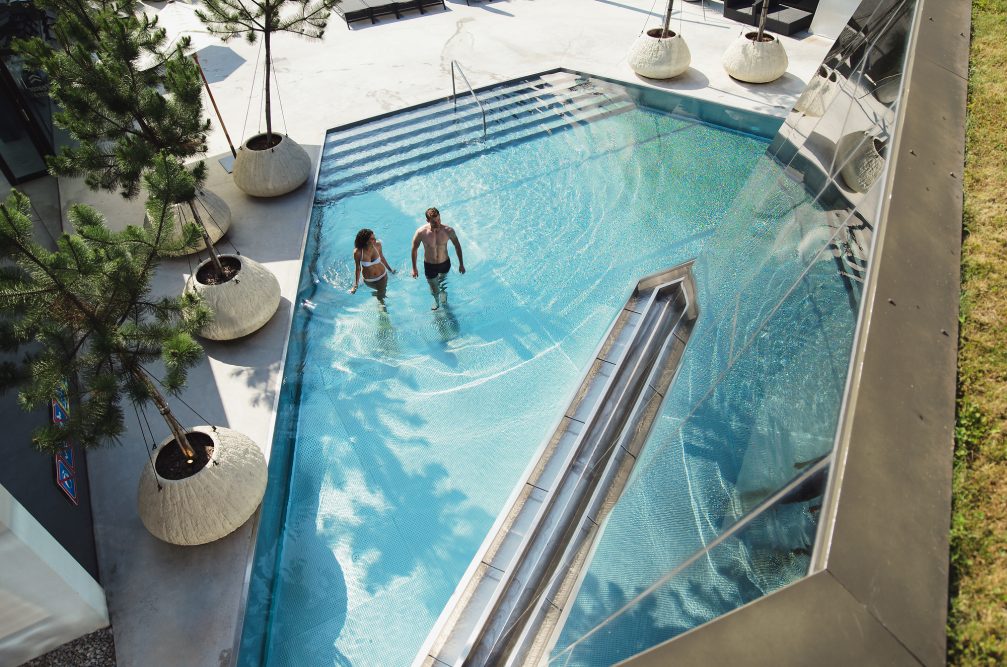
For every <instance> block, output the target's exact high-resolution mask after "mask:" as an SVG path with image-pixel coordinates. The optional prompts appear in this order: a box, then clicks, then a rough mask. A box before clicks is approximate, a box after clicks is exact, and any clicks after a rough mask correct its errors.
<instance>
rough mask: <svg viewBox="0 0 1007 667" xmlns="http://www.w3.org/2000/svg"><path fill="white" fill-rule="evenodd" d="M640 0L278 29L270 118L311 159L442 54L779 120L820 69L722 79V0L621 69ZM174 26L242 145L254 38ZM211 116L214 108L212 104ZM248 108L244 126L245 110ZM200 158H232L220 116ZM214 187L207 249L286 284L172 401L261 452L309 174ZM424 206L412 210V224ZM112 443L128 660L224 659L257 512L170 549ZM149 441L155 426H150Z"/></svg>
mask: <svg viewBox="0 0 1007 667" xmlns="http://www.w3.org/2000/svg"><path fill="white" fill-rule="evenodd" d="M653 4H654V13H651V11H652V6H651V5H652V3H650V2H645V1H644V0H621V1H619V2H616V1H615V0H592V1H587V0H549V1H548V2H545V1H538V2H535V1H532V0H498V1H496V2H492V3H475V4H473V5H472V6H471V7H469V6H466V5H465V4H464V2H460V1H459V0H450V1H449V2H448V4H447V10H446V11H444V10H441V9H439V8H437V9H433V10H430V11H429V12H428V13H427V14H426V15H422V16H421V15H420V14H419V13H417V12H409V13H408V14H407V15H405V16H403V18H402V19H400V20H395V19H394V18H393V17H386V18H384V19H382V20H381V22H380V23H378V24H377V25H373V26H372V25H370V24H368V23H367V22H359V23H355V24H354V26H353V29H352V30H347V29H346V27H345V25H344V24H343V22H342V21H341V20H340V19H339V18H338V17H335V16H333V19H332V21H331V23H330V26H329V29H328V33H327V35H326V36H325V39H324V40H323V41H314V42H312V41H306V40H301V39H296V38H293V37H290V36H285V35H281V36H279V37H278V38H276V39H275V41H274V54H275V58H276V61H275V68H276V73H277V79H278V81H277V88H278V89H279V93H280V96H281V100H282V112H281V107H280V106H278V105H274V109H275V111H274V122H275V126H274V127H277V128H278V129H280V130H283V129H284V127H285V128H286V130H287V131H288V133H289V134H290V135H291V136H292V137H293V138H294V139H295V140H297V141H298V142H300V143H301V144H302V145H303V146H305V148H306V149H307V150H308V152H309V154H310V155H311V157H312V159H313V160H316V161H317V159H318V154H319V147H320V144H321V142H322V139H323V136H324V132H325V130H326V129H327V128H330V127H334V126H337V125H340V124H343V123H347V122H351V121H355V120H359V119H362V118H367V117H369V116H373V115H375V114H379V113H383V112H387V111H391V110H394V109H397V108H401V107H405V106H408V105H412V104H417V103H421V102H425V101H428V100H432V99H434V98H438V97H444V96H446V95H448V94H449V93H450V90H451V79H450V62H451V61H452V60H457V61H458V62H460V63H461V64H462V66H463V67H464V69H465V71H466V73H467V74H468V77H469V80H470V81H471V83H472V85H473V86H477V87H478V86H481V85H486V84H489V83H493V82H498V81H504V80H507V79H511V78H514V77H517V76H521V75H526V74H530V73H533V72H538V71H542V70H545V69H548V68H552V67H557V66H562V67H568V68H571V69H577V70H581V71H585V72H588V73H592V74H599V75H603V76H607V77H611V78H614V79H619V80H625V81H632V82H636V83H644V84H647V85H654V86H658V87H662V88H667V89H669V90H673V91H676V92H679V93H682V94H686V95H691V96H695V97H698V98H702V99H706V100H712V101H715V102H719V103H721V104H726V105H730V106H736V107H742V108H746V109H750V110H754V111H759V112H762V113H766V114H772V115H779V116H782V115H784V114H785V113H786V112H787V111H788V110H789V109H790V107H791V106H792V104H793V102H794V100H795V99H796V97H797V95H798V94H799V93H800V92H801V91H802V90H803V88H804V86H805V83H806V82H807V81H808V79H809V78H810V76H811V75H812V74H813V73H814V71H815V70H816V69H817V67H818V65H819V63H820V62H821V60H822V58H823V56H824V54H825V52H826V51H827V49H828V47H829V46H830V44H831V41H832V40H831V39H828V38H825V37H820V36H811V35H808V34H807V33H805V34H803V36H802V35H798V36H797V37H798V38H799V39H792V38H782V41H783V43H784V44H785V46H786V49H787V52H788V54H789V56H790V69H789V71H788V73H787V74H786V75H785V76H784V77H783V78H782V79H780V80H778V81H777V82H774V83H772V84H767V85H760V86H756V85H746V84H742V83H739V82H736V81H734V80H731V79H730V78H729V77H728V76H727V75H726V74H725V73H724V71H723V69H722V68H721V66H720V56H721V54H722V53H723V51H724V50H725V49H726V47H727V45H728V43H729V42H730V41H731V40H733V39H734V38H735V37H736V36H737V35H738V34H739V33H740V32H741V30H742V27H741V26H739V25H738V24H735V23H732V22H729V21H726V20H724V18H723V17H722V15H721V9H720V4H719V3H716V2H712V1H707V2H706V7H705V11H706V18H705V22H704V17H703V8H702V6H701V5H700V4H693V3H687V2H678V3H676V15H675V18H674V20H673V24H672V25H673V29H675V30H676V31H681V33H682V34H683V35H684V36H685V38H686V41H687V42H688V44H689V47H690V49H691V51H692V68H691V69H690V70H689V72H688V73H687V74H685V75H683V76H682V77H680V78H678V79H675V80H673V81H671V82H667V83H658V82H649V81H644V80H642V79H640V78H639V77H637V76H636V75H635V74H634V73H633V72H632V71H631V70H630V69H629V67H628V66H627V65H626V62H625V54H626V51H627V49H628V48H629V45H630V43H631V42H632V41H633V39H635V37H636V36H637V35H638V34H639V33H640V32H641V31H642V30H643V29H644V28H652V27H657V26H658V24H659V22H660V16H659V15H658V13H659V12H660V11H661V3H653ZM147 7H148V9H149V11H151V12H155V13H157V14H158V15H159V16H160V18H161V21H162V25H164V26H165V27H167V28H169V31H170V32H171V33H172V34H177V33H179V32H187V33H188V34H191V35H192V37H193V41H194V46H195V48H196V50H197V51H198V52H199V55H200V60H201V62H202V64H203V67H204V69H205V71H206V75H207V77H208V79H209V81H210V83H211V86H212V89H213V93H214V96H215V97H216V100H217V103H218V105H219V107H220V111H221V114H222V115H223V118H224V120H225V122H227V124H228V131H229V132H230V134H231V137H232V138H233V139H234V140H235V141H239V140H240V137H242V136H247V135H250V134H253V133H255V132H256V131H258V128H259V127H263V126H262V125H261V124H260V122H259V116H260V114H259V109H260V107H261V99H260V90H259V88H260V85H259V80H261V75H259V76H258V78H257V79H256V82H255V83H253V75H254V73H255V68H256V62H257V58H258V56H257V54H258V52H259V46H258V45H257V44H256V45H249V44H247V43H245V42H243V41H241V40H235V41H233V42H231V43H229V44H227V45H222V44H221V43H220V42H219V41H218V40H217V39H216V38H214V37H211V36H209V35H207V34H206V33H205V32H204V31H203V28H202V25H201V24H200V23H199V21H198V19H197V18H196V17H195V14H194V12H193V7H192V6H191V5H189V4H186V3H184V2H176V3H173V4H163V3H153V4H148V5H147ZM207 113H208V114H212V109H211V108H210V106H209V104H207ZM246 113H247V121H246ZM209 147H210V151H209V153H210V155H213V156H217V157H219V156H220V155H221V154H228V148H227V142H226V139H225V137H224V134H223V132H221V130H220V127H219V123H218V122H217V120H216V118H214V130H213V133H212V135H211V137H210V141H209ZM210 166H211V169H210V174H211V175H210V179H209V187H210V188H211V189H213V190H214V191H215V192H217V193H218V194H219V195H221V196H222V197H223V198H224V199H225V200H226V201H227V202H228V204H229V205H230V206H231V209H232V212H233V214H234V220H235V221H234V224H233V226H232V228H231V231H230V233H229V234H228V236H227V237H226V238H225V240H224V241H223V243H222V245H220V244H218V247H222V248H223V249H225V250H227V251H230V249H231V246H230V245H229V244H228V242H230V243H233V244H234V245H235V246H237V248H238V249H239V250H240V251H241V252H242V253H243V254H245V255H247V256H249V257H251V258H253V259H255V260H257V261H259V262H262V263H263V264H265V265H266V266H267V267H269V268H270V269H271V270H272V271H273V272H274V273H275V274H276V275H277V277H278V278H279V281H280V285H281V288H282V294H283V299H282V302H281V306H280V310H279V312H278V313H277V314H276V315H275V316H274V318H273V319H272V320H271V321H270V322H269V324H267V325H266V327H265V328H263V329H262V330H260V331H259V332H257V333H255V334H253V335H252V336H250V337H248V338H246V339H244V340H241V341H237V342H232V343H227V344H220V343H206V345H205V346H206V352H207V359H206V361H205V362H203V363H201V364H200V365H199V366H198V367H196V368H195V369H194V370H193V372H192V373H191V375H190V380H189V385H188V388H187V390H186V391H185V393H184V396H183V397H184V399H185V401H186V402H188V403H189V404H190V405H193V406H195V407H196V409H197V410H198V411H199V412H200V414H201V415H202V418H200V417H197V416H195V415H193V414H192V413H190V412H188V411H187V410H186V409H185V408H184V407H183V406H181V405H180V404H178V402H175V403H174V405H176V406H177V407H178V414H179V416H180V417H181V419H182V421H184V422H189V423H193V424H198V423H206V421H209V422H210V423H216V424H220V425H225V426H229V427H231V428H235V429H237V430H240V431H242V432H243V433H246V434H248V435H249V436H250V437H252V438H253V439H254V440H256V441H257V442H258V443H259V444H260V445H261V446H262V448H263V450H264V451H265V453H266V456H267V458H268V456H269V448H270V445H271V437H272V426H273V419H274V407H275V399H276V395H277V389H278V383H279V379H280V377H281V370H282V363H283V355H284V348H285V341H286V336H287V332H288V329H289V326H290V321H291V314H292V308H293V300H294V298H295V291H296V287H297V279H298V274H299V269H300V260H301V251H302V244H303V238H304V233H305V225H306V222H307V219H308V214H309V211H310V207H311V200H312V193H313V190H314V186H313V183H312V182H309V183H308V184H307V185H305V186H304V187H302V188H300V189H299V190H297V191H296V192H294V193H293V194H291V195H288V196H286V197H283V198H281V199H279V200H275V201H266V200H253V199H252V198H249V197H247V196H245V195H243V194H242V193H241V192H240V191H238V190H237V189H236V188H235V187H234V186H233V184H232V183H231V180H230V177H229V176H228V175H227V174H226V173H225V171H224V170H223V169H222V168H220V167H219V166H218V165H217V164H216V160H215V159H211V160H210ZM62 200H63V205H64V208H65V207H66V206H67V205H68V204H69V203H71V202H74V201H86V202H88V203H93V204H95V205H97V206H98V207H99V208H100V209H101V210H102V211H103V212H105V213H106V215H107V217H108V218H109V220H110V222H111V223H112V225H113V226H116V227H118V226H121V225H125V224H129V223H133V224H137V223H139V222H140V221H141V220H142V208H141V207H142V202H141V201H139V200H138V201H135V202H124V201H123V200H121V199H120V198H118V197H117V196H112V195H95V194H94V193H90V192H88V191H86V189H84V188H83V186H82V184H81V183H79V182H74V181H64V182H63V183H62ZM421 215H422V212H421V211H417V219H419V217H420V216H421ZM190 271H191V267H190V264H189V262H188V261H187V260H185V259H178V260H171V261H166V262H164V263H163V265H162V266H161V268H160V270H159V273H158V277H157V280H156V283H155V289H156V290H157V291H159V292H164V293H176V292H179V291H181V289H182V287H183V285H184V281H185V278H186V277H187V275H188V274H189V272H190ZM131 427H132V431H131V432H130V433H129V434H128V435H127V436H126V438H125V439H124V442H125V443H126V444H124V445H123V446H121V447H118V448H110V449H105V450H101V451H95V452H92V453H91V454H89V460H90V463H91V465H90V470H91V483H92V489H93V508H94V514H95V534H96V539H97V543H98V556H99V562H100V567H101V579H102V582H101V583H102V585H103V586H104V588H105V591H106V594H107V598H108V607H109V610H110V613H111V618H112V626H113V630H114V634H115V644H116V655H117V661H118V664H119V665H121V666H122V667H132V666H134V665H186V666H203V665H206V666H210V665H228V664H230V663H231V662H232V661H233V660H234V659H235V656H234V655H233V651H234V645H235V635H236V632H238V631H239V630H240V624H241V618H240V609H239V605H240V600H241V597H242V590H243V586H244V585H245V574H246V566H247V562H248V559H249V558H250V556H251V550H252V547H253V526H252V524H253V523H254V519H253V521H250V522H249V523H248V524H246V525H245V526H243V527H242V528H241V529H240V530H238V531H237V532H236V533H234V534H232V535H230V536H229V537H227V538H225V539H223V540H220V541H219V542H216V543H214V544H210V545H206V546H202V547H190V548H182V547H174V546H170V545H167V544H164V543H161V542H159V541H157V540H156V539H155V538H153V537H151V536H150V535H149V534H148V533H147V532H146V531H145V530H144V528H143V526H142V525H141V523H140V520H139V517H138V515H137V510H136V488H137V482H138V478H139V473H140V470H141V468H142V467H143V466H144V465H146V464H147V455H146V453H145V452H144V451H143V447H142V446H140V444H139V441H140V440H141V436H140V434H139V430H138V428H137V427H136V425H135V424H132V425H131ZM155 429H156V432H155V435H156V436H157V437H158V438H160V437H163V435H165V434H164V431H165V429H164V427H163V426H162V425H158V424H156V423H155Z"/></svg>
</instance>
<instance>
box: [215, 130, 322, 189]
mask: <svg viewBox="0 0 1007 667" xmlns="http://www.w3.org/2000/svg"><path fill="white" fill-rule="evenodd" d="M272 136H273V140H274V141H275V140H276V138H277V137H279V143H276V144H275V145H273V146H272V147H267V146H266V135H265V134H256V135H255V136H253V137H249V138H248V140H247V141H245V143H244V144H242V146H241V149H240V150H239V151H238V155H237V157H235V158H234V168H233V170H232V171H231V176H232V177H233V178H234V184H235V185H236V186H238V188H239V189H240V190H241V191H242V192H244V193H246V194H250V195H252V196H253V197H279V196H280V195H285V194H287V193H288V192H292V191H293V190H296V189H297V188H299V187H300V186H301V185H302V184H303V183H304V182H305V181H307V180H308V176H310V175H311V158H309V157H308V154H307V153H306V152H305V151H304V149H303V148H301V147H300V146H299V145H298V144H297V142H296V141H294V140H293V139H291V138H290V137H288V136H286V135H283V134H278V133H276V132H274V133H273V135H272Z"/></svg>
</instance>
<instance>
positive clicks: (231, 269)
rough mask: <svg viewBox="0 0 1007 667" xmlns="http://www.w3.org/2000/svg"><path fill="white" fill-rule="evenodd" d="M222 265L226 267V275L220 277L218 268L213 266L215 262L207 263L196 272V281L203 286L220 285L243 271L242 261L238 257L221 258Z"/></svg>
mask: <svg viewBox="0 0 1007 667" xmlns="http://www.w3.org/2000/svg"><path fill="white" fill-rule="evenodd" d="M220 265H221V266H222V267H224V275H222V276H221V275H218V274H217V267H215V266H214V265H213V262H207V263H206V264H204V265H203V266H201V267H199V269H198V270H197V271H196V280H197V281H199V283H200V284H201V285H220V284H222V283H226V282H227V281H228V280H230V279H231V278H233V277H234V276H236V275H238V271H241V260H240V259H238V258H237V257H221V258H220Z"/></svg>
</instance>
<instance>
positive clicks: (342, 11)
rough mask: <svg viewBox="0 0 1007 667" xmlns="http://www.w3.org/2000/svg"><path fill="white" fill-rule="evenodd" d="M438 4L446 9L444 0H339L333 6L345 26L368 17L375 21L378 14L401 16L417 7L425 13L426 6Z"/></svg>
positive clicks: (372, 21) (421, 12)
mask: <svg viewBox="0 0 1007 667" xmlns="http://www.w3.org/2000/svg"><path fill="white" fill-rule="evenodd" d="M436 5H440V6H441V8H442V9H445V10H446V9H447V6H446V5H445V4H444V0H399V1H395V0H340V2H339V3H338V4H336V6H335V10H336V13H337V14H339V15H340V16H342V17H343V20H344V21H346V27H347V28H349V27H350V23H353V22H354V21H362V20H364V19H370V20H371V23H372V24H374V23H377V19H378V17H379V16H388V15H389V14H394V15H395V18H401V17H402V12H404V11H407V10H410V9H417V10H419V12H420V14H426V11H425V9H426V8H427V7H434V6H436Z"/></svg>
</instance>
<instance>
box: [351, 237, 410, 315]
mask: <svg viewBox="0 0 1007 667" xmlns="http://www.w3.org/2000/svg"><path fill="white" fill-rule="evenodd" d="M353 246H354V248H353V263H354V264H355V265H356V272H355V273H354V275H353V287H351V288H350V294H353V293H354V292H356V291H357V287H358V286H359V285H360V278H361V277H363V279H364V284H365V285H367V286H368V287H370V288H371V289H373V290H374V292H375V294H374V296H376V297H377V298H378V301H380V302H381V303H382V304H383V303H384V301H385V288H386V287H388V274H389V272H391V273H395V269H393V268H392V265H391V264H389V263H388V260H387V259H385V255H384V253H383V252H382V251H381V241H379V240H378V239H377V237H376V236H375V235H374V232H373V231H371V230H370V229H361V230H360V231H359V232H357V238H356V240H354V241H353ZM414 263H415V262H414Z"/></svg>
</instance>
